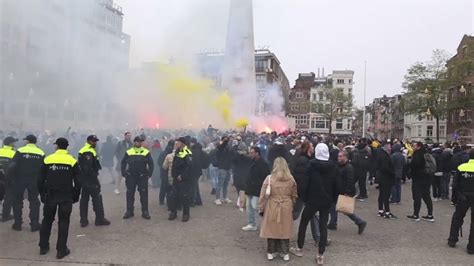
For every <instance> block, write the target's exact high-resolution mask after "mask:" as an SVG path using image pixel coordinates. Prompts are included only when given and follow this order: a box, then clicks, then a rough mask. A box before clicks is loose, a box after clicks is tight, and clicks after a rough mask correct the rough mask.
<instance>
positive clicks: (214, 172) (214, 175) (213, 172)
mask: <svg viewBox="0 0 474 266" xmlns="http://www.w3.org/2000/svg"><path fill="white" fill-rule="evenodd" d="M218 176H219V169H218V168H217V167H214V166H212V164H211V165H210V166H209V181H211V186H212V188H213V189H216V188H217V180H218V178H219V177H218Z"/></svg>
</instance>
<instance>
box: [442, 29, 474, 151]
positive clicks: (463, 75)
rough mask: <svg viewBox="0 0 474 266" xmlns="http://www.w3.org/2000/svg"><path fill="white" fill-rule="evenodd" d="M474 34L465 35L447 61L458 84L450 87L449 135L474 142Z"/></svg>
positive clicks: (454, 139) (454, 138)
mask: <svg viewBox="0 0 474 266" xmlns="http://www.w3.org/2000/svg"><path fill="white" fill-rule="evenodd" d="M473 60H474V36H468V35H464V37H463V38H462V40H461V42H460V44H459V46H458V48H457V52H456V55H454V56H453V57H452V58H451V59H450V60H449V61H448V63H447V68H448V75H453V76H454V75H456V77H457V78H458V79H459V82H458V84H455V85H454V86H451V87H450V88H448V95H447V96H448V97H447V101H448V107H449V111H448V115H447V136H448V140H450V141H459V142H463V143H469V144H470V143H474V86H473V83H474V62H473ZM450 77H452V76H450Z"/></svg>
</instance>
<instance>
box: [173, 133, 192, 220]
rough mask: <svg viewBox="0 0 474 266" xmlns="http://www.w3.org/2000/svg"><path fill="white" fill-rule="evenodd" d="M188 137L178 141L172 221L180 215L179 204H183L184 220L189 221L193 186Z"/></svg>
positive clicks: (174, 168)
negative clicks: (178, 213)
mask: <svg viewBox="0 0 474 266" xmlns="http://www.w3.org/2000/svg"><path fill="white" fill-rule="evenodd" d="M186 143H187V141H186V139H185V138H183V137H181V138H179V139H178V140H177V141H176V144H175V149H176V153H175V156H174V158H173V166H172V168H171V175H172V177H173V185H172V189H171V193H170V196H169V200H170V204H169V207H170V216H169V217H168V220H170V221H172V220H174V219H176V218H177V217H178V215H177V212H178V204H179V203H182V205H183V219H182V221H183V222H187V221H189V205H190V196H191V195H190V193H191V191H190V190H191V188H192V152H191V150H189V149H188V146H186Z"/></svg>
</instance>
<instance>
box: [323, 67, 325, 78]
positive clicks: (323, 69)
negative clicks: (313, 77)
mask: <svg viewBox="0 0 474 266" xmlns="http://www.w3.org/2000/svg"><path fill="white" fill-rule="evenodd" d="M324 77H325V76H324V67H323V78H324Z"/></svg>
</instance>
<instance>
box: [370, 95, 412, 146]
mask: <svg viewBox="0 0 474 266" xmlns="http://www.w3.org/2000/svg"><path fill="white" fill-rule="evenodd" d="M401 102H402V95H395V96H392V97H387V96H386V95H384V96H383V97H380V98H375V99H374V100H373V102H372V103H371V104H370V105H369V106H368V107H367V109H366V126H367V127H366V128H367V133H368V135H369V136H371V137H373V138H377V139H380V140H387V139H395V138H397V139H402V138H403V137H404V120H405V114H404V112H403V108H402V105H401Z"/></svg>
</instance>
